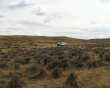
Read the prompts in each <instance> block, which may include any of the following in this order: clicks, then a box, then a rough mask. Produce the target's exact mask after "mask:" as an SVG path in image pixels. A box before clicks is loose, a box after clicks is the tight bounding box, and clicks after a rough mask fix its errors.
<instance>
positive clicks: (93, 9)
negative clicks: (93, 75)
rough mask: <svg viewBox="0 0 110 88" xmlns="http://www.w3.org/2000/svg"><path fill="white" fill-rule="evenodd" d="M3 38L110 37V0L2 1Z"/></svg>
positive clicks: (0, 19)
mask: <svg viewBox="0 0 110 88" xmlns="http://www.w3.org/2000/svg"><path fill="white" fill-rule="evenodd" d="M0 35H34V36H35V35H40V36H68V37H73V38H81V39H91V38H110V0H0Z"/></svg>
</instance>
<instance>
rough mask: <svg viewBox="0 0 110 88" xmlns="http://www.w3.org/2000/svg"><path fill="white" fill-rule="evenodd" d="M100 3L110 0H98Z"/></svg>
mask: <svg viewBox="0 0 110 88" xmlns="http://www.w3.org/2000/svg"><path fill="white" fill-rule="evenodd" d="M99 1H100V2H101V3H107V2H110V0H99Z"/></svg>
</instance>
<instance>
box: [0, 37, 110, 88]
mask: <svg viewBox="0 0 110 88" xmlns="http://www.w3.org/2000/svg"><path fill="white" fill-rule="evenodd" d="M62 41H64V42H67V43H68V45H67V46H57V43H58V42H62ZM109 75H110V39H91V40H82V39H75V38H69V37H46V36H0V88H110V76H109Z"/></svg>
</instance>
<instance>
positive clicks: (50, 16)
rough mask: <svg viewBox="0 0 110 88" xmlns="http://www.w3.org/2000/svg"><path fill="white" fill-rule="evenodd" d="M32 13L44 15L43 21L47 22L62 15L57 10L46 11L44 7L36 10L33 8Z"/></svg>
mask: <svg viewBox="0 0 110 88" xmlns="http://www.w3.org/2000/svg"><path fill="white" fill-rule="evenodd" d="M34 14H35V15H36V16H42V17H44V23H49V22H51V21H55V20H58V19H61V18H62V17H63V15H62V14H61V13H59V12H57V11H50V12H46V11H45V10H44V9H42V8H40V7H39V8H38V9H37V10H35V13H34Z"/></svg>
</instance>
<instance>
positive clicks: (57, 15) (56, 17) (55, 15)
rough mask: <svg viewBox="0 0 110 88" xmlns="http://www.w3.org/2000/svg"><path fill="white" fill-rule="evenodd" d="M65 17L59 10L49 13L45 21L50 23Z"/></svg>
mask: <svg viewBox="0 0 110 88" xmlns="http://www.w3.org/2000/svg"><path fill="white" fill-rule="evenodd" d="M62 17H63V15H62V14H61V13H59V12H57V11H54V12H52V13H50V14H48V15H47V16H46V18H45V20H44V22H46V23H49V22H51V21H55V20H59V19H61V18H62Z"/></svg>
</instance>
